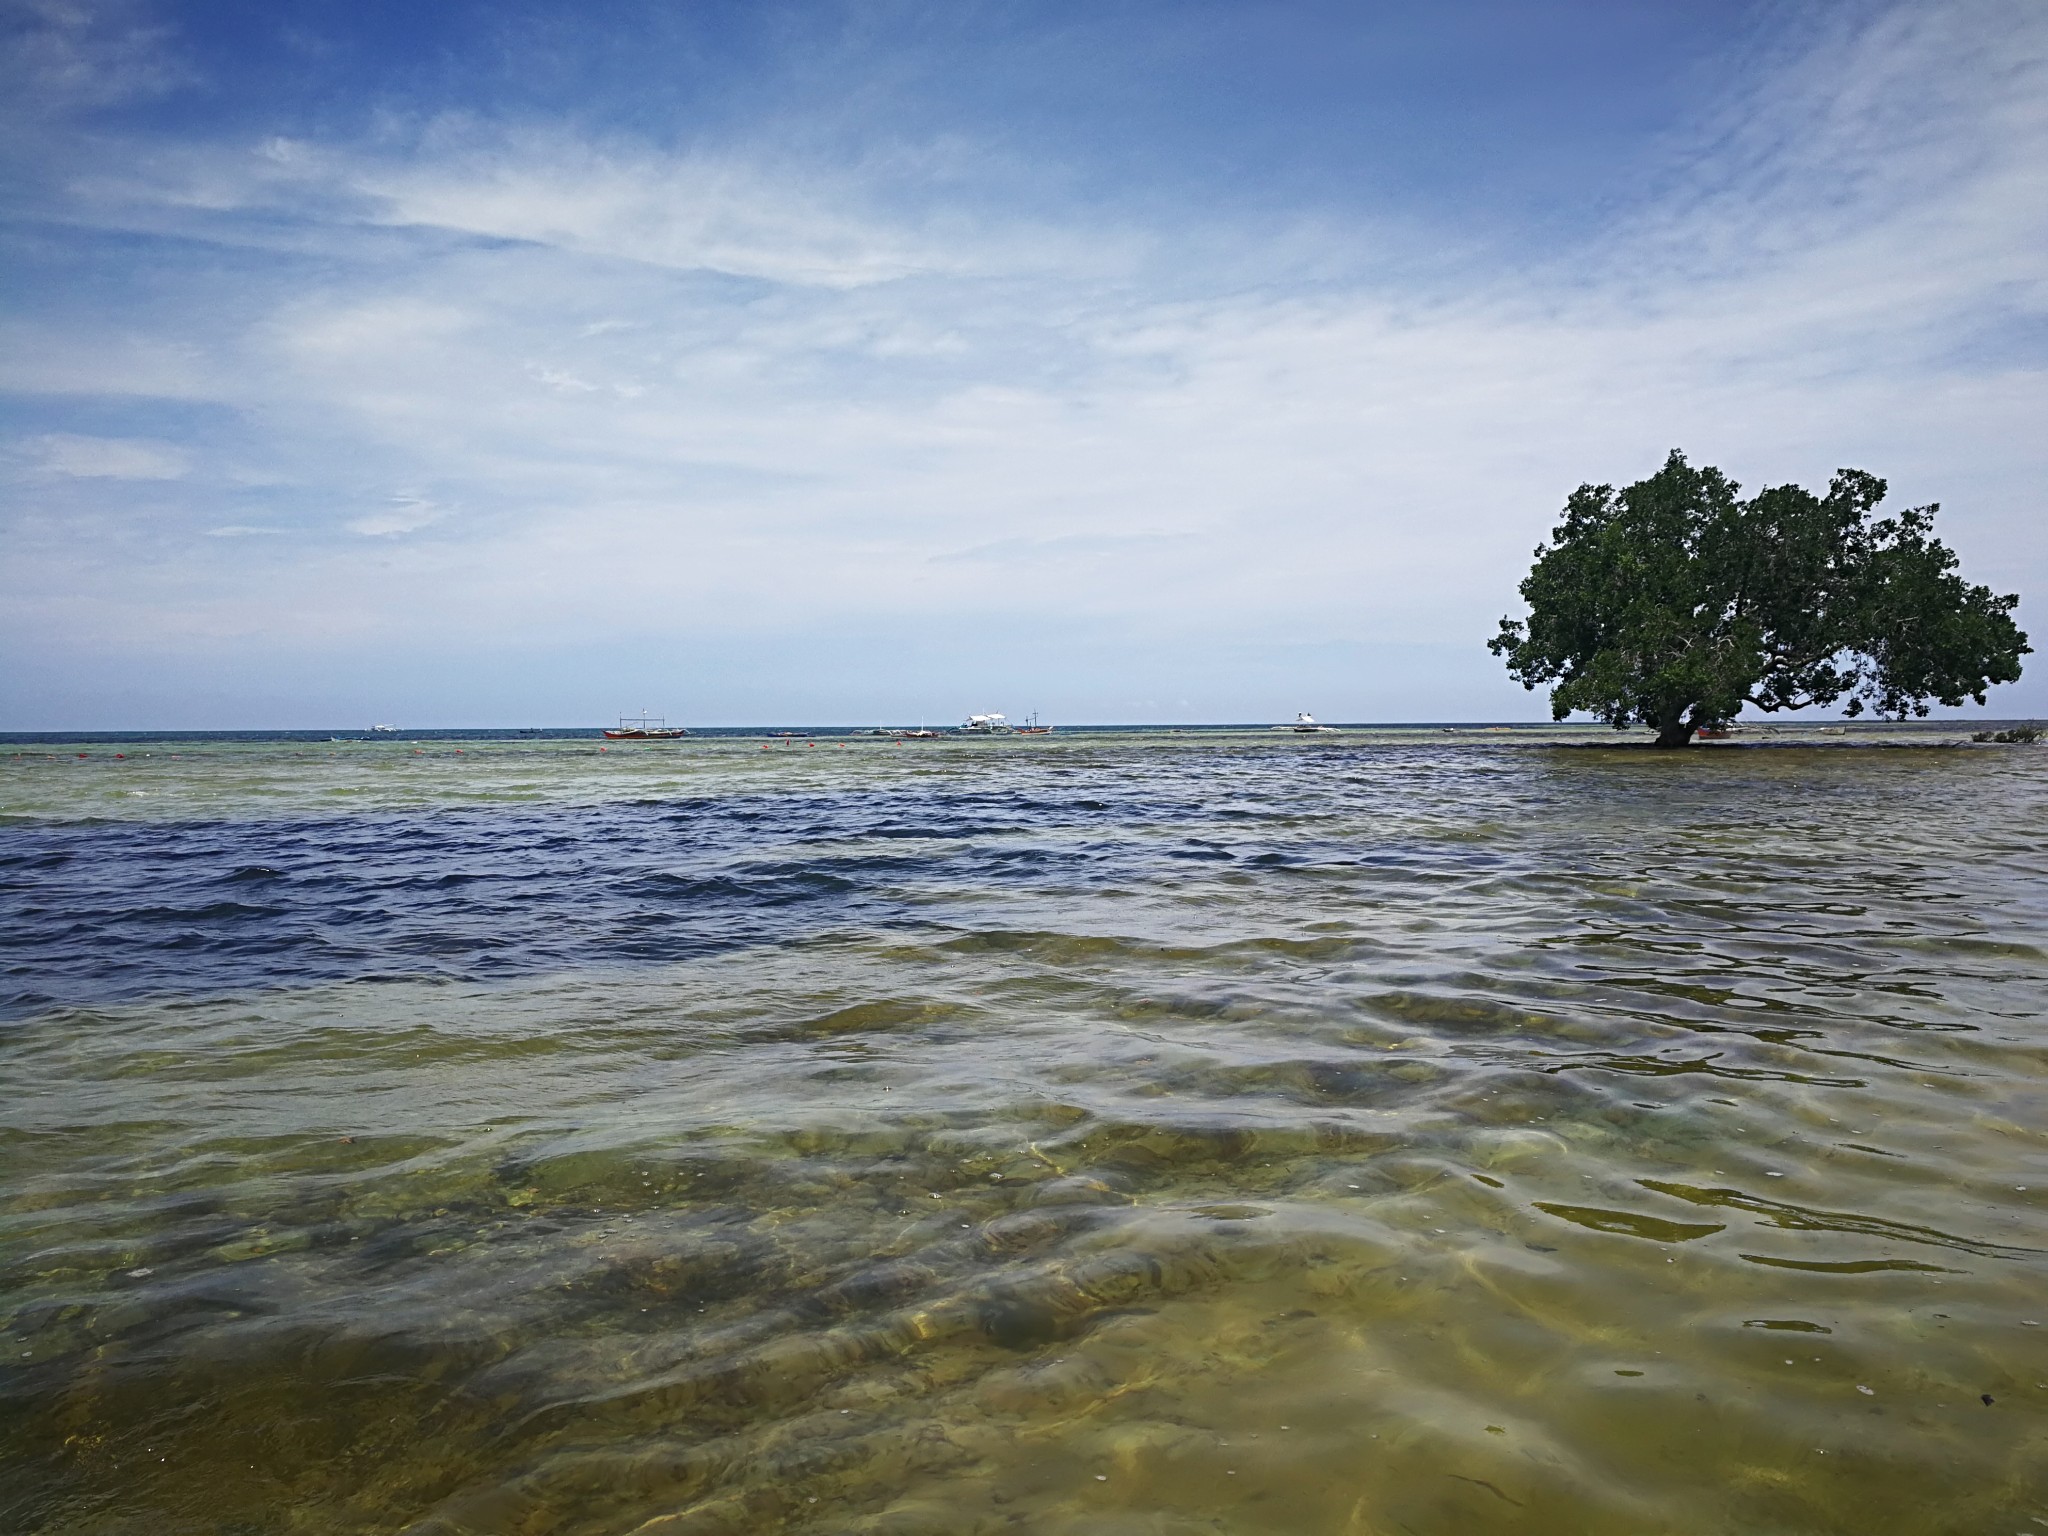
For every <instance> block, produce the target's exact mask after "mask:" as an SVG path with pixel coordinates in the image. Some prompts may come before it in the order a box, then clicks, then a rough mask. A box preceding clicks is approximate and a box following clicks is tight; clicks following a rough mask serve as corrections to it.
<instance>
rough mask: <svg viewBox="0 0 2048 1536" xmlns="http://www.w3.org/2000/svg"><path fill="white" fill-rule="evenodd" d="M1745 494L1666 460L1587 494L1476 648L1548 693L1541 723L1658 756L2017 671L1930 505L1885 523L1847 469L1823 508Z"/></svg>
mask: <svg viewBox="0 0 2048 1536" xmlns="http://www.w3.org/2000/svg"><path fill="white" fill-rule="evenodd" d="M1740 489H1741V488H1740V487H1739V486H1737V485H1736V484H1735V482H1733V481H1732V480H1730V479H1728V477H1727V476H1725V475H1723V474H1722V473H1721V472H1720V471H1719V470H1718V469H1713V468H1710V467H1702V468H1699V469H1694V468H1693V467H1692V466H1691V465H1690V464H1688V463H1687V462H1686V460H1685V455H1684V454H1682V453H1679V452H1678V451H1676V450H1675V449H1674V450H1673V452H1672V454H1671V457H1670V458H1669V459H1667V460H1666V461H1665V464H1664V467H1663V468H1662V469H1661V470H1659V471H1658V472H1657V473H1656V474H1654V475H1652V476H1650V477H1649V479H1647V480H1638V481H1637V482H1636V483H1635V484H1634V485H1629V486H1623V487H1622V488H1621V489H1620V490H1618V491H1617V490H1616V489H1615V488H1614V487H1613V486H1611V485H1582V486H1580V487H1579V488H1578V489H1577V490H1576V491H1574V492H1573V493H1572V495H1571V498H1570V499H1569V500H1568V501H1567V502H1566V503H1565V508H1564V520H1563V521H1562V522H1560V523H1559V524H1558V525H1557V527H1556V528H1555V529H1554V530H1553V531H1552V532H1551V535H1550V542H1549V543H1548V544H1544V545H1539V546H1538V547H1537V550H1536V564H1535V566H1534V567H1533V568H1532V569H1531V570H1530V572H1529V576H1528V579H1527V580H1525V581H1524V582H1523V583H1522V597H1523V600H1524V601H1526V602H1527V603H1528V605H1529V617H1528V619H1527V620H1516V619H1502V620H1501V624H1500V633H1499V634H1498V635H1496V636H1495V637H1494V638H1493V639H1492V640H1491V641H1489V642H1488V643H1487V644H1488V649H1490V650H1492V651H1493V652H1494V653H1495V654H1496V655H1499V656H1501V657H1504V658H1505V659H1506V661H1507V666H1508V672H1509V674H1510V675H1511V676H1512V677H1514V678H1515V680H1516V681H1517V682H1519V683H1521V685H1522V686H1523V687H1525V688H1534V687H1536V686H1537V685H1538V684H1540V683H1550V684H1553V685H1554V686H1553V687H1552V689H1551V693H1550V712H1551V716H1552V718H1553V719H1558V720H1562V719H1564V718H1565V716H1566V715H1568V714H1570V713H1571V712H1572V711H1574V710H1581V711H1584V712H1586V713H1588V714H1592V715H1596V716H1598V717H1599V718H1600V719H1602V720H1605V721H1607V722H1608V723H1609V724H1610V725H1613V726H1614V727H1615V728H1617V729H1620V728H1621V727H1624V726H1628V725H1638V724H1640V725H1648V726H1651V727H1654V728H1655V730H1656V732H1657V744H1658V745H1659V746H1667V747H1679V746H1684V745H1686V744H1687V743H1688V742H1690V741H1691V740H1692V738H1693V734H1694V733H1695V732H1696V731H1698V730H1699V729H1700V728H1701V727H1702V726H1708V725H1714V724H1718V723H1721V722H1725V721H1728V720H1732V719H1733V718H1734V717H1735V715H1736V713H1737V712H1738V711H1739V710H1741V708H1742V707H1743V706H1744V705H1745V704H1749V705H1754V706H1755V707H1756V708H1758V709H1763V710H1780V709H1797V708H1800V707H1802V706H1805V705H1810V704H1832V703H1834V702H1835V701H1836V700H1838V699H1843V698H1846V699H1847V700H1848V703H1847V704H1846V705H1845V706H1844V711H1845V713H1847V714H1850V715H1859V714H1861V713H1862V712H1863V711H1864V710H1865V709H1870V710H1873V711H1875V712H1876V713H1878V714H1880V715H1884V716H1888V717H1891V718H1894V719H1903V718H1905V716H1906V715H1907V714H1909V713H1911V714H1916V715H1924V714H1926V713H1927V710H1928V701H1929V700H1930V699H1933V700H1939V701H1940V702H1941V703H1943V704H1947V705H1956V704H1960V703H1962V701H1963V700H1964V699H1965V698H1971V699H1974V700H1975V701H1976V702H1977V703H1979V704H1982V703H1983V702H1984V690H1985V689H1986V688H1988V687H1990V686H1991V685H1992V684H1993V683H2009V682H2012V681H2014V680H2015V679H2016V678H2018V677H2019V675H2020V657H2021V656H2023V655H2025V654H2026V653H2027V652H2028V651H2030V650H2031V649H2032V647H2031V646H2029V645H2028V644H2027V637H2026V636H2025V635H2024V634H2022V633H2021V632H2020V630H2019V628H2018V626H2017V625H2015V624H2014V623H2013V621H2012V611H2013V609H2014V608H2016V607H2017V606H2018V605H2019V598H2018V597H2017V596H2008V597H1998V596H1995V595H1994V594H1993V593H1992V591H1991V589H1990V588H1989V587H1981V586H1970V585H1969V584H1967V583H1966V582H1964V581H1963V579H1962V578H1961V577H1960V576H1958V575H1956V574H1955V567H1956V557H1955V554H1954V553H1953V552H1952V551H1951V550H1950V549H1949V548H1948V547H1947V546H1946V545H1945V544H1943V543H1942V542H1941V541H1940V540H1939V539H1937V538H1935V537H1934V534H1933V528H1934V514H1935V512H1936V511H1937V510H1938V509H1937V508H1936V507H1934V506H1925V507H1911V508H1908V509H1907V510H1905V511H1903V512H1900V513H1898V514H1897V515H1896V516H1888V517H1879V516H1877V515H1876V511H1877V506H1878V503H1879V502H1881V501H1883V500H1884V494H1885V483H1884V481H1882V480H1880V479H1878V478H1877V477H1876V476H1875V475H1869V474H1865V473H1864V472H1863V471H1862V470H1860V469H1845V470H1842V471H1841V472H1840V473H1838V474H1837V475H1836V476H1835V478H1834V480H1833V482H1832V483H1831V484H1830V485H1829V486H1828V493H1827V494H1826V495H1825V496H1816V495H1814V494H1813V493H1812V492H1811V491H1808V490H1805V489H1804V488H1802V487H1800V486H1797V485H1776V486H1770V487H1768V488H1766V489H1764V490H1762V491H1759V492H1758V493H1757V494H1756V495H1754V496H1752V497H1750V498H1749V499H1748V500H1747V501H1745V500H1742V499H1741V498H1740V496H1739V494H1738V493H1739V491H1740Z"/></svg>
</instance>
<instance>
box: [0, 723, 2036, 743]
mask: <svg viewBox="0 0 2048 1536" xmlns="http://www.w3.org/2000/svg"><path fill="white" fill-rule="evenodd" d="M2032 718H2033V717H2028V716H2013V717H2011V718H2005V717H1998V718H1992V717H1988V716H1969V717H1950V718H1944V719H1938V720H1933V719H1930V720H1906V721H1889V720H1825V719H1823V720H1786V721H1758V722H1748V721H1745V722H1743V724H1742V727H1741V732H1740V734H1739V735H1738V736H1736V737H1735V738H1734V739H1731V740H1720V741H1711V742H1704V743H1701V745H1705V746H1714V747H1735V746H1765V745H1771V744H1773V743H1774V742H1776V743H1777V744H1780V745H1802V746H1811V745H1821V744H1822V743H1820V742H1816V741H1814V740H1813V739H1812V738H1813V737H1814V736H1815V735H1816V734H1819V733H1828V734H1831V735H1834V734H1839V735H1845V736H1852V737H1853V736H1872V735H1880V734H1882V735H1894V736H1895V735H1899V734H1902V733H1904V734H1915V735H1918V734H1927V735H1934V734H1947V733H1954V732H1958V731H1981V730H1996V729H2001V728H2006V727H2010V726H2014V725H2022V724H2027V723H2029V722H2030V720H2031V719H2032ZM1332 725H1333V730H1334V731H1335V732H1337V733H1351V734H1357V735H1368V734H1370V735H1394V734H1403V733H1408V734H1412V733H1416V732H1429V733H1436V734H1456V735H1471V734H1480V733H1492V734H1497V735H1507V734H1512V735H1517V736H1546V737H1554V736H1559V735H1565V734H1569V735H1571V736H1573V737H1575V738H1582V737H1585V736H1587V735H1589V734H1594V733H1597V739H1595V740H1593V741H1583V740H1575V741H1573V742H1570V743H1559V744H1560V745H1567V744H1568V745H1574V746H1605V745H1612V746H1630V745H1634V744H1636V740H1637V738H1638V737H1641V736H1647V734H1648V731H1647V728H1636V729H1631V730H1623V731H1609V730H1607V728H1606V727H1604V726H1602V725H1601V724H1600V723H1599V722H1598V721H1574V720H1566V721H1550V720H1542V721H1534V720H1418V721H1337V722H1333V723H1332ZM602 729H603V727H602V726H598V725H564V726H421V727H418V728H403V727H402V728H400V729H399V730H397V731H395V732H376V733H372V732H371V731H369V730H367V729H366V728H364V727H362V726H354V727H350V726H329V727H321V728H312V727H308V728H303V729H293V728H277V727H255V728H249V729H243V730H187V729H165V730H111V729H98V730H61V729H58V730H35V731H0V747H4V746H24V747H25V746H50V745H56V744H64V743H69V744H77V745H86V746H89V745H94V744H100V745H109V746H112V745H121V744H127V743H134V742H147V741H165V742H173V741H175V742H237V741H242V742H297V743H306V744H322V745H324V744H328V743H337V744H339V743H357V742H360V743H364V744H371V745H376V744H381V745H386V746H390V745H395V744H398V743H401V742H407V741H412V742H420V741H478V742H482V741H505V742H519V741H585V740H588V741H598V740H601V737H600V735H599V733H600V732H601V730H602ZM905 729H908V727H905ZM875 731H876V727H875V726H873V725H777V724H770V725H706V726H691V727H690V735H689V736H688V737H687V738H683V739H682V740H679V741H672V742H630V741H622V742H612V743H608V745H611V746H614V747H627V748H632V747H679V746H687V745H688V744H689V742H691V741H721V740H746V739H756V740H758V739H761V738H764V737H768V738H773V737H781V736H789V735H795V736H799V737H813V736H814V737H818V738H820V739H824V738H837V739H865V740H870V741H881V740H885V739H888V738H886V737H883V736H877V735H876V734H875ZM1176 733H1178V734H1181V735H1204V736H1211V735H1244V734H1253V735H1257V734H1263V733H1270V734H1271V735H1272V736H1273V737H1274V739H1276V740H1278V739H1280V738H1283V737H1291V736H1292V732H1290V731H1289V730H1288V728H1287V727H1286V726H1285V725H1284V724H1283V723H1278V722H1273V721H1246V722H1238V723H1225V724H1216V723H1210V722H1200V723H1196V722H1189V723H1182V724H1161V725H1119V724H1092V725H1082V724H1077V725H1061V726H1059V727H1057V728H1056V729H1055V731H1054V732H1053V733H1052V734H1051V735H1050V736H1040V737H1031V738H1026V739H1027V740H1029V741H1034V742H1041V743H1042V742H1045V741H1048V740H1051V741H1057V740H1058V739H1059V738H1060V737H1061V736H1104V735H1130V736H1158V735H1172V734H1176ZM1787 737H1792V738H1794V739H1793V740H1790V741H1788V740H1786V738H1787ZM942 739H947V740H956V739H957V740H964V741H1007V740H1011V739H1013V738H1009V737H978V736H962V735H957V734H956V733H954V732H953V731H951V730H950V729H947V730H946V734H945V736H944V737H943V738H942ZM1304 739H1317V738H1304ZM1320 739H1322V740H1324V741H1327V740H1328V739H1329V738H1328V737H1327V736H1324V737H1321V738H1320Z"/></svg>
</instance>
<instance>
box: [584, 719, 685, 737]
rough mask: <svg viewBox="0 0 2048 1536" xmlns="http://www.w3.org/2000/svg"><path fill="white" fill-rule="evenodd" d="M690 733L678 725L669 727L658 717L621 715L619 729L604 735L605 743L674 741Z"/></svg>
mask: <svg viewBox="0 0 2048 1536" xmlns="http://www.w3.org/2000/svg"><path fill="white" fill-rule="evenodd" d="M689 734H690V733H689V732H688V731H686V730H684V729H683V728H682V727H681V726H680V725H670V724H669V723H668V722H667V721H666V720H664V719H662V717H661V716H659V715H648V714H640V715H621V716H619V728H618V729H617V730H615V731H613V730H608V731H606V732H605V733H604V739H605V740H606V741H675V740H677V739H679V738H681V737H684V736H687V735H689Z"/></svg>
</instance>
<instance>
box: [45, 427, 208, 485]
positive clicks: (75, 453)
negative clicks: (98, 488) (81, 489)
mask: <svg viewBox="0 0 2048 1536" xmlns="http://www.w3.org/2000/svg"><path fill="white" fill-rule="evenodd" d="M18 451H19V453H20V455H21V457H22V458H23V459H25V460H26V461H27V463H28V464H29V465H30V466H31V467H32V470H33V472H34V473H36V474H39V475H45V476H51V475H55V476H64V477H67V478H70V479H76V480H178V479H182V478H183V477H184V476H185V474H186V472H187V471H189V470H190V469H191V467H192V456H191V455H190V454H189V453H187V452H186V451H185V450H184V449H182V448H180V447H178V446H177V445H176V444H173V443H165V442H154V441H150V440H147V439H141V438H123V437H81V436H78V435H75V434H73V433H69V432H46V433H43V434H41V435H39V436H36V437H31V438H29V439H27V440H26V441H24V442H23V443H22V444H20V447H19V450H18Z"/></svg>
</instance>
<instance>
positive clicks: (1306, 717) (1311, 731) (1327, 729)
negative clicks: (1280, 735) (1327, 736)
mask: <svg viewBox="0 0 2048 1536" xmlns="http://www.w3.org/2000/svg"><path fill="white" fill-rule="evenodd" d="M1273 729H1274V730H1276V731H1296V732H1299V733H1300V734H1301V735H1303V736H1315V735H1321V734H1324V733H1334V732H1335V731H1336V729H1337V727H1335V726H1334V725H1320V724H1318V723H1317V721H1316V717H1315V716H1314V715H1312V714H1310V713H1309V712H1308V711H1307V710H1305V709H1304V710H1302V711H1301V712H1300V713H1299V714H1297V715H1296V716H1295V717H1294V724H1292V725H1276V726H1274V727H1273Z"/></svg>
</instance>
